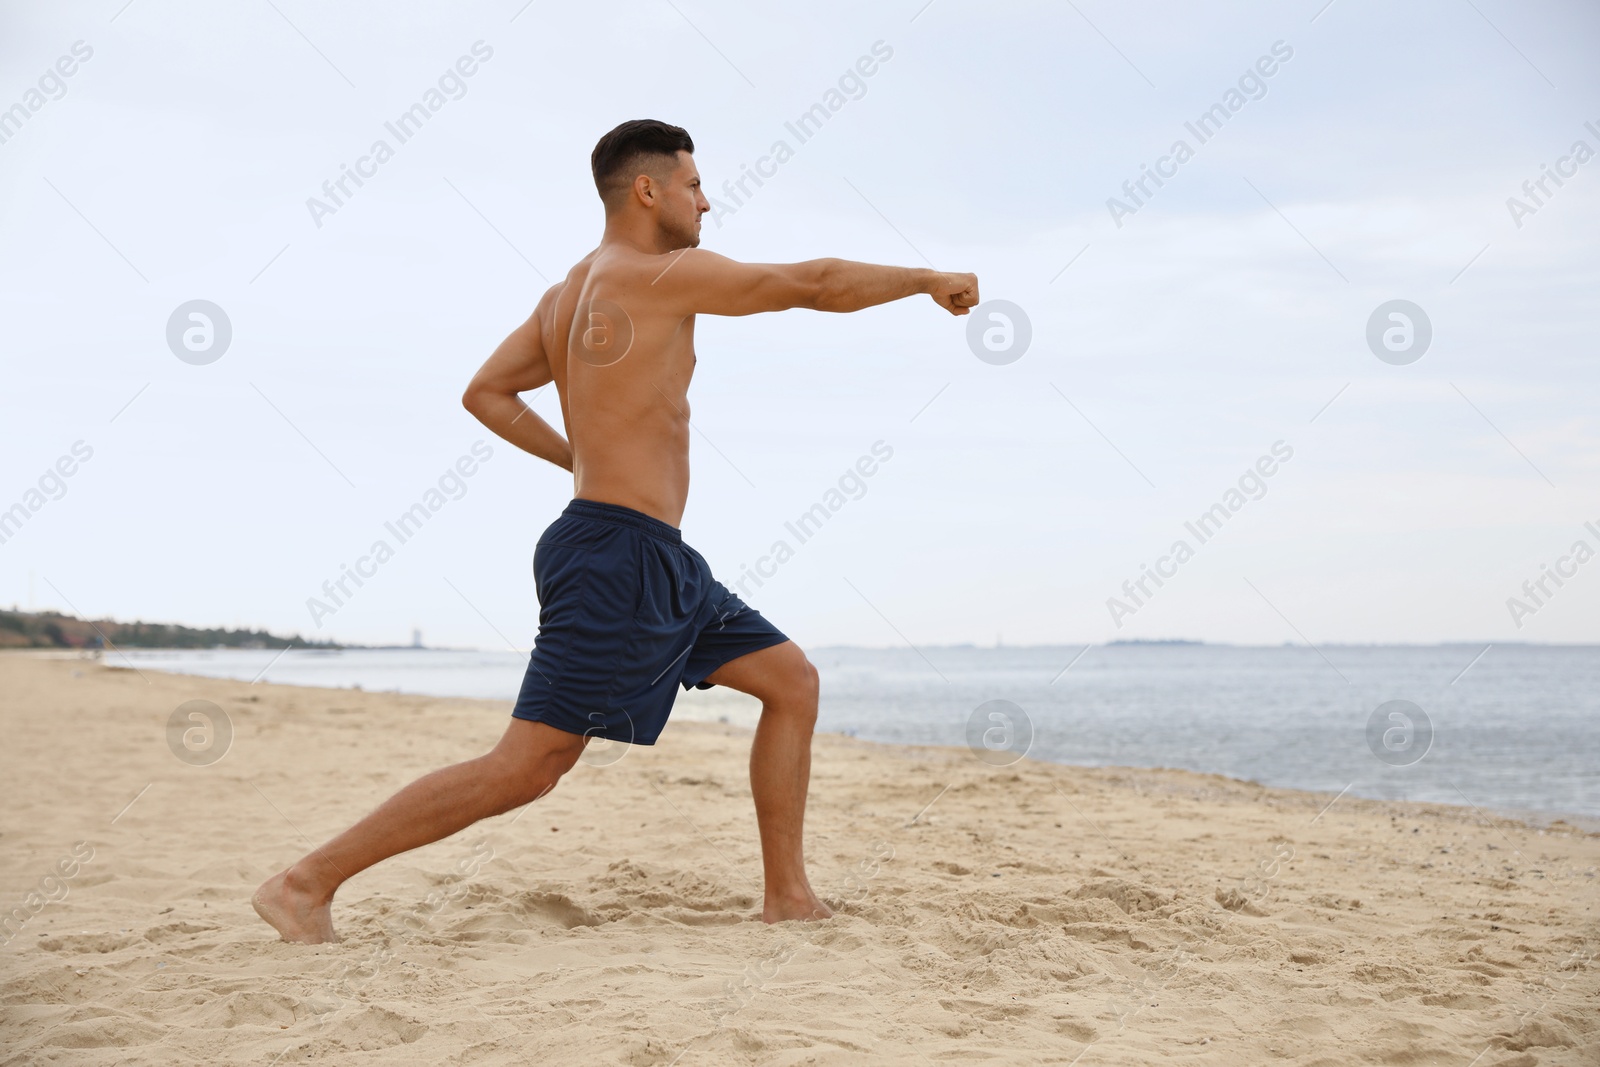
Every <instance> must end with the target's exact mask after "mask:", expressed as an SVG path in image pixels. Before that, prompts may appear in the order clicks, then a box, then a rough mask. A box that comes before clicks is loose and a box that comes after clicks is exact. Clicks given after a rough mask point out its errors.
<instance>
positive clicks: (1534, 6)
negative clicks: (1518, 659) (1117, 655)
mask: <svg viewBox="0 0 1600 1067" xmlns="http://www.w3.org/2000/svg"><path fill="white" fill-rule="evenodd" d="M1597 45H1600V10H1597V9H1596V8H1595V7H1594V5H1592V4H1584V3H1580V2H1576V0H1571V2H1555V0H1551V2H1530V3H1512V2H1510V0H1438V2H1434V0H1423V2H1418V3H1411V4H1406V5H1403V6H1397V5H1391V4H1381V3H1377V2H1375V0H1366V2H1362V0H1333V2H1332V3H1328V2H1327V0H1308V2H1294V3H1282V2H1280V3H1265V2H1219V3H1208V4H1204V5H1192V4H1179V3H1129V4H1114V3H1111V2H1109V0H1073V2H1070V3H1065V4H1062V3H1057V2H1054V0H1052V2H1049V3H1033V2H1021V0H1015V2H1004V0H1002V2H997V3H990V4H985V5H982V6H981V7H974V6H973V5H970V4H957V3H954V2H953V0H932V2H931V3H927V2H925V0H907V2H904V3H899V2H897V3H882V4H879V3H874V4H855V3H843V2H823V3H812V4H806V5H789V6H787V7H786V8H784V9H783V10H778V9H776V8H769V7H764V6H760V5H741V4H734V3H722V2H708V0H637V2H624V3H615V4H610V3H608V4H600V5H556V4H551V3H548V2H547V0H533V2H532V3H527V2H525V0H504V2H498V0H497V2H477V0H472V2H466V3H460V4H452V5H423V4H417V3H413V2H402V3H392V4H382V5H379V4H374V3H350V4H340V5H319V4H312V3H307V2H305V0H241V2H239V3H233V4H227V5H216V4H207V3H200V2H198V0H194V2H179V0H132V2H131V3H129V2H128V0H106V2H100V0H94V2H83V3H74V4H70V5H68V4H45V3H38V2H34V3H21V2H17V0H10V2H7V3H4V4H0V73H3V77H0V108H4V109H9V111H6V112H5V113H4V115H0V134H3V135H4V139H3V140H0V315H3V318H4V322H5V328H4V330H3V331H0V359H3V361H4V365H3V371H4V375H3V379H0V380H3V382H4V385H3V387H0V425H3V427H4V430H3V433H4V448H3V450H0V536H4V538H5V539H4V541H3V542H0V604H8V605H9V604H16V605H19V606H21V607H24V608H28V607H32V608H34V609H47V608H56V609H60V610H63V611H69V612H72V613H75V614H80V615H89V616H94V617H101V616H111V617H114V618H118V619H134V618H140V619H145V620H153V621H170V622H182V623H187V624H191V625H203V626H212V625H224V626H246V627H263V628H269V629H271V630H274V631H276V632H280V633H301V634H303V635H305V636H307V637H310V638H316V639H322V640H337V641H344V642H359V643H373V644H387V643H409V642H410V640H411V638H412V633H413V631H414V630H420V631H421V634H422V637H423V640H424V641H426V642H427V643H428V644H430V645H439V646H455V647H481V648H505V647H511V648H518V649H526V648H528V647H530V646H531V644H532V642H533V638H534V635H535V633H536V627H537V618H538V605H537V602H536V600H535V598H534V591H533V579H532V572H531V560H532V554H533V548H534V545H535V543H536V542H537V540H538V537H539V534H540V533H541V532H542V531H543V529H544V528H545V527H546V526H548V525H549V524H550V522H552V521H553V520H554V519H555V518H556V516H557V515H558V514H559V513H560V511H561V509H562V508H563V507H564V506H565V504H566V501H567V500H568V499H569V498H570V497H571V495H572V482H571V478H570V475H568V474H567V473H566V472H564V471H561V470H559V469H557V468H555V467H552V466H550V465H548V464H545V463H542V462H541V461H539V460H537V459H534V458H532V457H530V456H527V455H525V454H522V453H519V452H518V451H517V450H516V449H514V448H513V447H512V446H510V445H508V444H506V443H504V442H501V441H499V440H498V439H496V438H494V437H493V435H492V434H490V433H489V432H488V431H487V430H485V429H484V428H483V427H481V426H480V425H479V424H477V423H476V422H475V420H474V419H473V418H472V417H471V415H470V414H468V413H467V412H466V411H465V410H464V409H463V408H462V406H461V403H460V397H461V392H462V389H463V387H464V386H465V384H466V382H467V381H468V379H469V378H470V377H471V376H472V374H473V372H474V371H475V370H476V368H477V367H478V365H479V364H480V363H481V362H482V361H483V360H484V359H485V358H486V357H487V356H488V354H489V353H490V352H491V351H492V350H493V349H494V347H495V346H496V345H497V344H498V343H499V342H500V341H501V340H502V339H503V338H504V336H505V335H506V334H507V333H509V332H510V331H511V330H512V329H513V328H514V327H515V326H517V325H518V324H519V323H520V322H522V320H523V319H525V318H526V317H527V315H528V313H529V312H530V311H531V309H532V307H533V305H534V303H535V302H536V301H537V299H538V297H539V295H540V294H541V293H542V292H543V291H544V289H545V288H546V287H547V286H548V285H549V284H550V283H551V282H552V281H553V280H556V279H559V278H560V277H562V276H563V274H564V273H565V271H566V269H567V268H568V266H569V265H570V264H571V263H572V262H574V261H575V260H577V259H579V258H580V257H582V256H583V255H584V254H586V253H587V252H588V251H589V250H590V249H592V248H593V246H594V244H595V243H596V242H597V240H598V237H599V233H600V227H601V223H602V214H601V208H600V203H599V200H598V198H597V196H596V194H595V191H594V187H593V183H592V179H591V177H590V174H589V170H588V157H589V153H590V151H591V150H592V148H593V146H594V143H595V141H596V140H597V139H598V138H599V137H600V135H601V134H603V133H605V132H606V131H607V130H608V129H610V128H611V127H613V126H614V125H616V124H617V123H618V122H621V121H623V120H625V119H630V118H642V117H650V118H659V119H664V120H666V121H669V122H673V123H676V124H679V125H682V126H684V127H686V128H687V129H688V130H689V132H690V133H691V135H692V136H693V137H694V140H695V143H696V148H697V150H696V153H695V155H696V161H697V164H698V166H699V169H700V171H701V173H702V175H703V176H704V178H705V182H706V187H707V192H708V193H709V194H710V195H711V196H712V197H713V198H714V200H715V203H714V210H713V214H712V215H709V216H707V219H706V223H705V229H704V232H703V236H702V247H706V248H710V249H713V250H715V251H718V252H720V253H722V254H725V255H729V256H732V257H735V258H738V259H744V260H750V261H761V262H782V261H796V260H804V259H809V258H814V257H821V256H838V257H844V258H849V259H857V260H865V261H869V262H879V263H891V264H899V265H907V266H929V265H931V266H935V267H937V268H939V269H941V270H958V271H971V272H973V273H976V274H977V275H978V277H979V280H980V286H981V291H982V295H983V298H984V300H985V303H984V304H983V305H982V306H980V307H979V308H977V309H976V310H975V313H974V315H973V316H970V317H967V318H953V317H951V316H949V315H948V314H946V313H945V312H943V311H941V310H939V309H938V308H937V307H935V306H934V305H933V303H932V302H931V301H929V300H928V299H926V298H923V297H918V298H915V299H910V300H905V301H900V302H897V303H894V304H890V305H885V306H882V307H877V308H873V309H869V310H867V311H863V312H859V313H856V314H852V315H848V316H843V315H834V314H824V313H817V312H810V311H804V310H794V311H788V312H784V313H781V314H779V315H763V316H752V317H749V318H741V319H715V318H705V319H702V320H701V321H700V323H699V325H698V328H697V341H698V344H697V351H698V354H699V363H698V366H697V370H696V376H695V381H694V384H693V387H692V389H691V394H690V395H691V399H692V401H693V404H694V422H693V427H694V431H695V432H694V434H693V435H692V439H693V440H692V469H693V483H692V487H691V490H690V497H689V503H688V508H687V511H686V512H685V515H684V519H683V531H684V537H685V539H686V541H688V542H689V543H690V544H692V545H694V546H695V547H697V548H698V549H699V550H700V551H701V552H702V553H703V554H704V555H705V556H706V558H707V559H708V560H709V561H710V563H711V565H712V568H713V570H714V572H715V573H716V574H717V575H718V576H719V577H720V578H721V579H722V580H723V582H724V583H725V584H727V585H729V586H730V587H732V588H735V589H736V590H739V591H741V592H742V593H743V594H744V595H745V599H746V600H748V601H749V602H750V603H751V604H753V605H754V606H755V607H757V608H759V609H760V610H761V611H762V612H763V613H764V614H765V615H767V616H768V617H769V618H770V619H772V620H773V621H774V622H775V623H776V624H777V625H778V626H779V627H780V628H782V629H783V630H784V631H785V632H786V633H788V634H790V635H791V636H792V637H794V638H795V640H797V641H798V642H800V643H801V644H802V646H805V645H813V646H821V645H835V644H855V645H868V646H902V647H903V646H904V645H906V644H912V645H915V646H918V647H921V646H925V645H938V644H955V643H964V642H971V643H975V644H979V645H989V644H994V643H997V642H1001V643H1004V644H1007V645H1024V644H1063V645H1072V644H1083V643H1089V642H1102V641H1108V640H1116V639H1122V640H1130V639H1163V638H1184V639H1194V640H1206V641H1219V642H1223V641H1226V642H1239V643H1256V644H1269V645H1273V644H1280V643H1283V642H1286V641H1287V642H1293V643H1314V644H1319V645H1320V644H1324V643H1365V642H1418V643H1430V642H1441V641H1446V642H1454V641H1461V642H1484V643H1490V642H1509V641H1535V642H1595V641H1597V640H1600V610H1597V609H1600V556H1596V553H1600V428H1597V413H1600V371H1597V369H1596V366H1597V365H1596V359H1595V357H1596V354H1597V353H1596V337H1597V330H1596V326H1597V319H1600V315H1597V312H1600V249H1597V247H1596V242H1595V235H1596V234H1597V233H1600V225H1597V224H1600V156H1597V157H1596V158H1590V156H1591V155H1593V154H1595V153H1600V66H1597V65H1596V64H1595V63H1594V56H1595V54H1596V48H1597ZM69 71H70V73H68V72H69ZM467 72H470V73H467ZM866 72H870V73H866ZM417 104H421V105H422V111H423V113H425V114H426V115H427V119H426V122H425V123H421V124H417V125H414V126H413V127H412V128H410V129H409V131H401V132H402V133H407V136H405V137H403V138H402V137H400V136H397V135H396V133H395V132H394V131H392V130H391V129H390V128H389V125H388V124H394V123H396V122H397V121H398V119H399V118H400V116H402V115H403V114H405V113H406V112H407V111H408V109H411V108H412V107H413V105H417ZM817 105H821V108H822V111H823V112H825V113H826V115H827V117H826V120H825V121H821V122H820V123H815V122H814V123H813V127H812V128H811V129H810V130H809V134H808V136H806V137H805V138H804V139H802V138H801V137H800V136H797V134H796V132H795V130H793V129H791V126H793V125H795V124H796V123H797V121H798V119H799V118H800V116H802V115H804V114H806V113H807V112H808V111H810V110H811V109H813V108H814V107H815V106H817ZM1206 115H1210V116H1211V118H1210V119H1209V124H1208V125H1204V126H1202V125H1201V124H1200V123H1201V118H1202V116H1206ZM4 116H9V118H6V117H4ZM1586 123H1588V124H1590V125H1586ZM802 132H805V131H802ZM380 140H381V141H384V142H385V144H386V148H387V150H386V151H384V152H381V153H379V155H381V156H382V159H381V161H379V160H378V158H377V157H376V156H374V154H373V153H374V148H375V143H376V142H378V141H380ZM779 141H782V142H785V144H786V147H787V148H788V151H787V152H785V153H782V155H783V157H784V158H783V162H781V163H775V162H773V161H772V159H771V158H770V157H771V156H772V153H773V150H774V146H775V144H776V143H777V142H779ZM1179 142H1182V145H1181V146H1180V144H1179ZM1578 142H1583V146H1582V147H1581V148H1580V147H1579V145H1578ZM346 168H351V169H356V170H358V171H362V172H364V173H365V174H366V177H365V178H363V179H362V182H361V184H359V185H357V184H355V183H354V181H353V180H352V179H349V178H344V182H345V187H344V190H343V192H340V191H339V190H338V188H337V186H336V185H335V184H334V183H336V182H337V181H339V180H340V179H341V178H342V177H343V176H344V175H345V174H346ZM752 169H759V170H760V171H764V172H765V173H766V175H767V176H766V177H764V178H763V179H762V183H761V184H760V185H759V186H758V185H756V184H755V183H754V182H753V181H752V180H751V179H749V178H745V184H744V188H743V190H742V191H741V190H740V189H739V188H738V187H737V186H736V185H735V184H734V183H736V182H737V181H738V180H739V179H740V178H741V177H742V176H744V175H745V174H746V173H748V171H749V170H752ZM1151 171H1154V172H1157V174H1158V175H1164V176H1163V177H1161V178H1160V183H1159V184H1157V182H1156V180H1155V179H1153V178H1151V177H1148V176H1147V175H1148V174H1149V173H1150V172H1151ZM1551 172H1555V173H1556V174H1557V175H1558V176H1559V177H1560V181H1559V182H1557V180H1556V179H1555V178H1551V177H1549V176H1548V175H1549V174H1550V173H1551ZM1141 179H1142V182H1143V186H1142V188H1141V187H1140V185H1138V184H1136V183H1138V182H1140V181H1141ZM725 182H726V183H728V184H727V186H726V187H725V186H724V183H725ZM1540 182H1542V183H1543V184H1542V186H1541V185H1540V184H1537V183H1540ZM325 183H326V184H327V187H328V190H331V192H330V191H326V190H325ZM1524 183H1527V184H1526V185H1525V184H1524ZM335 193H337V194H338V195H337V199H335V196H334V194H335ZM197 302H203V303H197ZM1397 302H1400V303H1397ZM194 315H198V316H199V317H198V318H196V317H191V316H194ZM1394 316H1398V317H1394ZM529 400H530V402H531V403H532V405H533V406H534V408H535V410H537V411H539V412H540V413H541V414H542V415H544V417H545V418H546V419H547V420H549V421H551V422H552V423H554V424H556V425H558V426H559V421H560V420H559V407H558V405H557V402H556V397H555V395H554V391H553V389H547V390H545V391H544V392H542V393H540V394H538V395H537V396H530V397H529ZM458 465H459V466H458ZM867 469H870V470H871V471H872V473H871V474H870V475H863V474H861V473H860V471H862V470H867ZM465 470H470V471H471V473H470V475H467V474H462V473H461V472H462V471H465ZM69 472H70V473H69ZM419 502H421V503H423V504H424V505H425V506H426V507H428V508H429V510H430V512H431V515H430V518H429V519H428V521H427V522H426V523H425V524H424V525H423V526H422V527H421V528H420V529H417V530H415V531H414V532H413V533H412V535H411V536H410V537H408V538H407V539H406V540H404V541H403V542H402V541H401V540H400V539H399V538H397V537H396V536H395V535H394V534H393V533H391V532H390V531H389V528H388V526H386V523H391V522H393V521H394V520H395V519H396V518H397V517H398V516H399V515H401V514H402V513H404V512H406V511H407V510H408V509H410V508H411V507H412V506H413V505H414V504H417V503H419ZM818 506H820V508H821V511H820V512H817V511H814V510H813V509H815V508H817V507H818ZM19 508H20V511H19V510H18V509H19ZM6 509H9V510H6ZM808 511H811V512H812V513H813V514H814V515H817V514H821V515H824V516H826V518H825V521H822V522H821V523H820V526H818V527H816V528H814V529H812V531H811V533H810V535H809V536H808V537H806V539H805V540H803V541H802V540H801V539H800V538H799V537H798V536H796V534H795V533H794V532H793V531H792V530H791V529H790V524H792V523H794V522H795V521H796V520H797V519H798V517H799V516H801V515H803V514H805V513H807V512H808ZM5 515H9V516H10V521H9V524H8V523H7V522H6V521H5V520H4V516H5ZM1208 515H1209V516H1210V518H1209V519H1208V520H1206V521H1202V519H1203V517H1204V516H1208ZM1586 524H1592V525H1586ZM378 541H384V542H385V543H386V544H387V545H388V547H389V548H390V549H391V551H392V554H391V555H389V556H388V557H387V558H386V559H385V560H384V562H382V563H381V564H373V563H370V562H369V563H367V564H362V566H363V567H364V568H365V569H366V570H367V571H368V572H369V576H368V577H367V578H365V579H364V580H363V583H362V584H361V585H360V586H359V587H355V586H353V585H350V584H348V580H347V586H346V589H347V590H348V591H349V592H350V595H348V596H346V597H341V598H340V603H339V604H338V606H337V607H336V609H334V610H332V611H331V612H329V611H326V610H324V611H318V610H317V609H316V606H315V602H316V601H320V602H321V603H323V604H324V605H330V604H331V601H330V600H329V599H328V597H327V594H326V593H325V592H324V588H323V587H324V583H333V582H337V581H338V579H339V578H340V577H341V576H342V575H343V573H344V568H345V567H347V566H354V565H356V564H358V561H360V560H361V559H362V558H363V557H370V556H371V554H372V549H373V548H374V546H375V544H376V542H378ZM780 542H782V543H784V544H785V546H786V547H787V549H788V551H787V552H784V553H781V555H782V557H783V558H782V562H781V563H778V562H776V559H777V556H775V555H774V550H775V549H776V547H777V545H778V544H779V543H780ZM1580 543H1581V545H1582V546H1583V547H1580ZM1180 545H1181V546H1182V547H1181V548H1180ZM1591 556H1594V557H1595V558H1591ZM1552 572H1555V573H1556V574H1557V577H1551V576H1550V575H1551V573H1552ZM1151 575H1154V577H1151ZM1557 578H1559V582H1558V580H1557ZM1158 579H1159V580H1158ZM741 582H742V584H741ZM1541 582H1542V583H1543V584H1542V586H1541V585H1540V584H1539V583H1541Z"/></svg>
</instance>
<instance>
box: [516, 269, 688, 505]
mask: <svg viewBox="0 0 1600 1067" xmlns="http://www.w3.org/2000/svg"><path fill="white" fill-rule="evenodd" d="M681 254H682V253H669V254H668V255H666V256H656V255H646V254H644V253H641V252H638V251H637V250H634V249H631V248H626V247H617V246H609V247H608V246H605V245H602V246H601V247H600V248H598V249H596V250H595V251H594V252H591V253H590V254H589V255H588V256H586V257H584V258H583V259H582V260H580V261H579V262H578V263H577V265H576V266H574V267H573V268H572V270H571V271H569V272H568V274H567V277H566V280H565V281H563V282H562V283H560V284H559V285H556V286H555V287H553V288H552V289H551V290H550V291H549V292H548V293H546V294H545V298H544V300H543V301H541V304H540V312H539V313H538V314H540V317H541V320H542V321H541V327H542V329H541V335H542V336H541V340H542V341H543V345H544V348H545V351H546V353H547V357H548V359H549V364H550V374H551V378H552V380H553V381H554V382H555V386H556V391H557V392H558V393H559V394H560V397H561V415H562V419H563V421H564V422H565V423H566V430H567V438H568V440H569V441H570V442H571V445H572V461H573V462H572V473H573V481H574V486H573V491H574V494H575V495H576V496H579V497H582V498H583V499H586V500H599V501H603V502H605V503H609V504H621V505H623V506H625V507H630V508H633V509H635V510H637V511H642V512H644V513H645V514H647V515H653V516H655V517H656V518H658V519H661V520H662V521H663V522H666V523H669V524H670V525H673V526H677V525H679V524H680V523H681V521H682V519H683V509H684V504H685V502H686V501H687V500H688V496H689V401H688V392H689V380H690V378H692V377H693V375H694V365H695V353H694V315H693V314H692V313H691V314H683V313H682V311H681V309H678V308H674V307H673V306H671V305H672V304H673V303H674V302H673V301H671V300H670V299H663V297H664V296H665V295H666V294H667V293H669V292H670V291H669V290H665V289H661V288H658V286H656V285H652V284H651V283H652V279H653V278H654V277H655V276H656V275H658V274H659V273H660V272H661V271H662V270H663V269H666V270H668V271H669V272H670V270H671V267H672V261H673V260H674V259H675V258H676V257H677V256H678V255H681Z"/></svg>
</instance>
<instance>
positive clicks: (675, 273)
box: [651, 248, 978, 315]
mask: <svg viewBox="0 0 1600 1067" xmlns="http://www.w3.org/2000/svg"><path fill="white" fill-rule="evenodd" d="M662 260H663V264H664V269H663V270H662V272H661V273H660V274H659V275H657V277H656V280H655V281H654V282H652V283H651V285H652V286H653V287H659V288H660V289H661V291H662V296H663V298H665V299H666V300H668V301H669V302H671V303H672V304H673V305H675V306H676V307H677V308H678V309H679V310H681V311H682V312H683V313H684V314H686V315H692V314H696V313H700V314H706V315H754V314H757V313H758V312H762V311H784V310H786V309H788V308H809V309H811V310H812V311H840V312H846V311H860V310H861V309H862V308H869V307H873V306H875V305H877V304H887V303H889V302H890V301H891V300H900V299H902V298H904V297H908V296H915V295H917V294H919V293H926V294H928V295H929V296H931V297H933V299H934V301H935V302H936V303H937V304H938V305H939V306H940V307H942V308H944V309H945V310H946V311H948V312H950V313H951V314H952V315H965V314H966V313H967V310H968V309H969V308H971V307H973V306H974V305H976V304H977V303H978V279H977V277H976V276H975V275H971V274H952V273H946V272H944V271H936V270H924V269H922V268H921V267H883V266H879V265H877V264H875V263H857V262H854V261H852V260H848V259H811V260H806V261H805V262H803V263H740V262H738V261H737V260H732V259H729V258H727V257H726V256H719V255H717V254H716V253H715V252H708V251H705V250H704V249H699V248H692V249H684V250H683V251H680V252H669V253H668V254H667V255H666V256H663V257H662Z"/></svg>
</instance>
